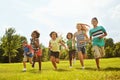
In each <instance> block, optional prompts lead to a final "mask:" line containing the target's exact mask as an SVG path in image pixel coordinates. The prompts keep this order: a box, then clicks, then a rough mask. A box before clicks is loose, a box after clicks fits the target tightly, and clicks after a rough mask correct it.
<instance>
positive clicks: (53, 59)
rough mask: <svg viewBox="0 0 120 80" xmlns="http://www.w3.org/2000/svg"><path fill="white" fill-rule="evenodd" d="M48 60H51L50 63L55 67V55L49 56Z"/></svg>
mask: <svg viewBox="0 0 120 80" xmlns="http://www.w3.org/2000/svg"><path fill="white" fill-rule="evenodd" d="M50 60H51V62H52V64H53V66H54V68H55V69H57V66H56V61H55V57H54V56H51V57H50Z"/></svg>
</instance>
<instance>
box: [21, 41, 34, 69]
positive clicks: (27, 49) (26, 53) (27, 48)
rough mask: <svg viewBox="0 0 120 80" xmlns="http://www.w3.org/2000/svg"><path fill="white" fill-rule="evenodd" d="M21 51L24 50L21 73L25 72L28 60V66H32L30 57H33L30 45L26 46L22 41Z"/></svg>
mask: <svg viewBox="0 0 120 80" xmlns="http://www.w3.org/2000/svg"><path fill="white" fill-rule="evenodd" d="M22 45H23V50H24V53H23V55H24V58H23V66H24V68H23V71H26V70H27V69H26V62H27V60H29V62H30V64H32V57H33V49H32V47H31V46H30V45H28V44H27V41H23V43H22Z"/></svg>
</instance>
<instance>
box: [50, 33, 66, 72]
mask: <svg viewBox="0 0 120 80" xmlns="http://www.w3.org/2000/svg"><path fill="white" fill-rule="evenodd" d="M50 37H51V40H50V41H49V49H50V60H51V62H52V65H53V67H54V69H55V70H57V65H56V63H59V53H60V44H61V45H62V46H64V47H65V48H66V46H65V44H64V43H63V41H62V40H61V39H60V38H59V37H58V35H57V33H56V32H55V31H53V32H51V33H50Z"/></svg>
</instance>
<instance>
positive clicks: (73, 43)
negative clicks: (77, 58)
mask: <svg viewBox="0 0 120 80" xmlns="http://www.w3.org/2000/svg"><path fill="white" fill-rule="evenodd" d="M75 35H76V33H75V34H74V35H73V41H72V48H73V49H74V47H75Z"/></svg>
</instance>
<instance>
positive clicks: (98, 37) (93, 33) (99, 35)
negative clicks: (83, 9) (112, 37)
mask: <svg viewBox="0 0 120 80" xmlns="http://www.w3.org/2000/svg"><path fill="white" fill-rule="evenodd" d="M91 22H92V25H93V27H94V28H93V29H91V30H90V31H89V34H90V40H92V45H93V52H94V57H95V61H96V65H97V68H98V69H100V66H99V59H100V58H101V57H103V56H104V55H105V52H104V45H105V42H104V39H103V38H104V37H105V36H107V33H106V30H105V29H104V28H103V27H102V26H98V25H97V24H98V20H97V18H96V17H94V18H92V21H91Z"/></svg>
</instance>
